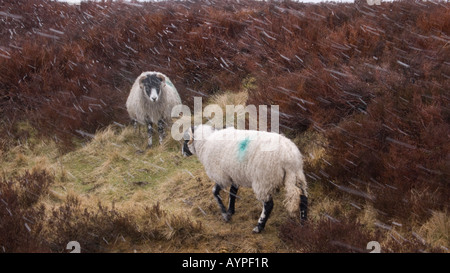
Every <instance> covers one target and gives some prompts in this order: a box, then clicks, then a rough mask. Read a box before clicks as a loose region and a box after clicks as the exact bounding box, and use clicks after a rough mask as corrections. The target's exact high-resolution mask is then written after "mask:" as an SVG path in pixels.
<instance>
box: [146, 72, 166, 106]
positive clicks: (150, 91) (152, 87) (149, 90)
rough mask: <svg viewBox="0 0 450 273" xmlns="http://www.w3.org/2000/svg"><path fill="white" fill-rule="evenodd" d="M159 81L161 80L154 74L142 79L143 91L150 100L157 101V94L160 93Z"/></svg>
mask: <svg viewBox="0 0 450 273" xmlns="http://www.w3.org/2000/svg"><path fill="white" fill-rule="evenodd" d="M161 83H162V80H161V79H160V78H158V77H157V76H156V75H149V76H147V77H146V78H144V79H143V80H142V85H143V88H144V92H145V94H146V95H147V96H148V98H149V99H150V101H152V102H156V101H158V99H159V95H160V94H161Z"/></svg>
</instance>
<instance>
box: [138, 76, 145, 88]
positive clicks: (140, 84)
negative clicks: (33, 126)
mask: <svg viewBox="0 0 450 273" xmlns="http://www.w3.org/2000/svg"><path fill="white" fill-rule="evenodd" d="M144 79H145V77H140V78H139V86H140V87H141V89H144V84H143V83H142V82H143V81H144Z"/></svg>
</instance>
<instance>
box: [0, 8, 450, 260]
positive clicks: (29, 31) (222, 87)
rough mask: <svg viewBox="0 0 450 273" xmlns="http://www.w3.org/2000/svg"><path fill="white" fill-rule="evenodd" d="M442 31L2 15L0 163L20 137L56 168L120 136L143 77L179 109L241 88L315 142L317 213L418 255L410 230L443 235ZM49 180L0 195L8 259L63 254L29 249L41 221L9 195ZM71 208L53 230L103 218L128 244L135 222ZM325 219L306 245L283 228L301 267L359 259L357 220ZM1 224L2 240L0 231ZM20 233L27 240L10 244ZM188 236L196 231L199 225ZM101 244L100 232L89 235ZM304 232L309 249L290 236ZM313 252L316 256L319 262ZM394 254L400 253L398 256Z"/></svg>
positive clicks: (259, 11)
mask: <svg viewBox="0 0 450 273" xmlns="http://www.w3.org/2000/svg"><path fill="white" fill-rule="evenodd" d="M449 31H450V5H449V4H448V3H446V2H433V1H427V2H421V1H395V2H389V3H386V2H383V3H382V4H381V5H380V6H375V5H374V6H369V5H367V4H364V3H359V4H336V3H323V4H318V5H312V4H300V3H295V2H291V1H283V2H275V1H268V2H262V1H250V0H244V1H214V0H209V1H168V2H160V3H134V2H133V3H122V2H120V1H119V2H115V1H103V2H83V3H81V5H68V4H65V3H60V2H54V1H45V0H27V1H16V0H4V1H2V2H1V3H0V155H2V153H5V154H6V153H7V152H8V149H10V148H12V147H14V145H16V144H17V143H18V142H17V140H18V141H19V143H26V142H27V141H28V140H29V139H32V136H30V135H29V134H30V132H29V131H27V130H21V129H20V126H17V125H18V124H20V123H21V122H25V121H26V122H29V123H30V124H31V126H32V127H33V128H35V129H36V134H38V137H42V138H52V139H53V140H55V141H56V142H57V143H58V144H59V145H58V149H60V150H61V151H62V152H66V151H69V150H71V149H73V148H74V147H75V146H76V145H75V144H74V142H76V139H78V138H80V137H84V136H87V135H90V134H95V132H96V131H97V130H98V129H101V128H104V127H106V126H107V125H109V124H112V123H114V122H116V123H119V124H127V122H128V119H127V115H126V111H125V109H124V103H125V100H126V97H127V95H128V92H129V88H130V86H131V84H132V82H133V81H134V79H135V77H136V76H137V75H139V73H140V72H141V71H144V70H158V71H161V72H163V73H165V74H167V75H169V76H170V77H171V79H172V81H173V82H174V84H175V85H176V87H177V89H178V91H179V92H180V95H181V97H182V100H183V102H184V104H186V105H188V106H192V103H193V99H192V98H193V96H202V97H205V98H209V97H210V96H212V95H215V94H220V93H221V92H223V91H230V92H239V91H242V86H243V83H245V82H249V81H251V82H252V85H253V86H252V88H249V89H248V90H247V91H248V103H249V104H255V105H279V107H280V123H281V129H282V131H283V132H284V133H285V134H287V135H289V136H292V138H294V137H295V136H298V135H303V136H311V139H310V140H311V142H308V141H304V140H303V141H298V144H299V147H300V148H301V150H302V151H305V150H308V147H309V146H310V145H313V144H314V145H316V146H318V147H320V148H322V149H323V150H324V154H323V155H322V156H320V157H318V158H317V160H316V161H314V160H313V159H311V160H310V161H308V162H307V164H306V174H307V178H308V181H309V182H310V185H311V187H312V189H313V191H312V196H311V199H312V202H313V205H314V202H319V200H324V199H325V197H324V196H326V198H332V199H334V200H341V202H342V204H344V205H343V206H351V207H353V208H355V209H356V210H361V208H365V207H370V208H371V210H372V211H373V212H374V213H375V214H376V215H377V217H376V218H377V222H376V224H375V227H371V228H375V229H382V230H392V228H393V226H401V230H402V232H404V234H407V235H408V236H412V237H408V236H402V237H398V236H397V237H395V236H394V237H392V234H391V237H392V238H394V239H393V240H392V242H391V243H392V245H390V244H388V243H386V247H387V249H391V250H392V251H419V250H422V249H424V248H425V246H424V244H423V241H422V238H420V239H417V237H418V236H416V234H417V233H416V232H415V228H413V227H420V226H423V225H425V224H426V223H431V222H433V221H439V219H440V218H438V217H441V216H436V215H442V212H443V213H444V216H442V217H441V218H444V220H443V221H444V223H448V209H449V196H450V187H449V184H448V181H449V170H450V158H449V154H450V141H449V137H450V109H449V107H448V105H450V103H449V86H450V62H449V60H450V47H449V42H450V33H449ZM318 140H320V141H318ZM306 155H307V156H309V155H308V154H306ZM24 179H26V180H24ZM49 179H50V180H51V178H49V176H48V174H40V173H31V174H30V173H28V174H25V176H21V175H18V176H17V177H15V178H4V179H3V180H2V183H6V184H5V185H4V186H2V191H1V193H2V195H1V196H2V198H3V199H2V200H4V201H5V202H6V203H8V205H9V206H15V207H14V208H17V209H18V210H20V211H21V214H23V215H24V217H25V218H23V217H19V218H17V219H16V218H14V219H13V218H8V217H9V216H8V215H10V214H11V213H12V210H11V208H9V210H3V208H4V207H5V205H4V202H3V203H0V206H3V207H1V208H0V215H1V217H2V219H6V218H8V219H9V220H11V221H9V222H5V223H6V224H4V222H2V224H1V226H0V229H1V230H2V231H4V230H9V232H13V233H14V234H16V235H17V234H24V236H23V238H21V239H20V240H17V241H14V242H13V241H9V243H5V241H3V240H1V241H2V245H8V246H9V247H10V248H9V249H7V250H5V251H16V252H17V251H61V249H60V247H61V246H59V245H58V247H59V248H55V247H54V246H52V244H51V243H49V242H46V243H43V242H42V241H40V239H36V238H37V237H36V236H37V235H36V236H35V234H32V233H30V232H28V228H27V226H26V225H25V224H27V219H29V221H33V220H32V217H35V218H36V219H39V217H41V218H43V217H44V210H45V209H44V208H42V207H39V206H34V205H35V203H34V202H35V201H33V196H28V195H23V194H21V192H22V190H21V189H20V187H26V186H31V187H33V189H37V188H36V187H35V186H33V185H35V184H27V183H25V184H24V183H22V182H20V181H28V180H33V181H37V182H36V183H38V185H41V184H42V186H39V188H41V187H42V189H41V191H42V190H45V188H46V187H47V186H46V185H47V183H48V181H49ZM8 181H10V182H8ZM11 181H16V183H19V185H20V186H19V189H16V188H14V187H16V186H14V187H12V188H11V187H10V186H8V185H10V184H11V183H12V182H11ZM3 187H6V188H3ZM314 193H320V195H321V196H317V195H316V196H314V195H313V194H314ZM5 194H6V196H9V197H8V198H10V199H8V200H10V201H7V200H6V199H5V198H6V197H4V196H5ZM39 194H41V192H39ZM14 195H17V196H16V197H14ZM315 198H316V199H315ZM314 200H316V201H314ZM72 201H73V200H72ZM67 202H69V203H68V205H66V207H63V206H61V208H60V210H58V211H54V216H55V218H54V221H56V222H55V223H58V221H59V224H60V225H63V222H64V221H62V220H58V219H64V217H65V215H66V214H69V213H70V214H71V215H77V217H80V218H82V219H84V221H87V220H86V219H88V220H89V219H90V220H89V221H91V220H92V221H91V222H92V223H94V222H96V221H97V222H101V223H104V221H105V220H104V219H105V218H102V217H107V218H109V219H110V220H111V221H113V222H114V223H117V224H118V225H120V226H122V227H124V228H123V230H125V231H127V232H128V231H129V232H130V233H132V234H135V233H133V232H136V230H135V229H134V226H133V225H134V222H133V221H134V220H133V219H132V218H131V220H130V218H129V217H132V216H128V215H122V214H120V215H119V214H118V213H117V212H116V211H115V210H114V208H112V209H109V208H105V207H103V206H101V205H99V207H98V211H97V212H96V213H94V212H89V211H86V212H83V211H82V209H80V208H79V205H78V203H77V202H76V200H75V201H73V202H71V201H67ZM316 204H317V203H316ZM149 210H153V211H157V210H158V209H157V208H153V209H151V208H150V209H149ZM8 211H9V212H8ZM74 211H75V212H74ZM341 211H342V210H341ZM83 213H84V214H83ZM155 213H156V212H155ZM28 214H30V215H35V216H30V217H28V216H26V215H28ZM13 215H15V216H14V217H18V216H17V215H16V214H13ZM323 215H325V218H326V217H328V216H329V217H333V218H332V219H335V220H337V221H338V222H335V221H331V222H330V221H328V220H327V219H319V220H317V222H316V223H315V225H312V226H308V227H306V228H305V229H303V228H302V227H301V226H299V225H298V223H296V222H291V221H288V222H287V223H286V224H285V225H284V226H283V227H282V228H281V229H280V237H281V238H282V239H283V240H285V241H286V242H288V243H291V244H292V245H293V247H294V248H297V249H298V251H341V250H342V249H347V250H348V249H350V250H351V251H357V250H359V249H364V247H365V246H364V245H358V246H355V245H354V244H359V243H361V242H366V241H367V240H366V239H367V238H368V237H370V236H372V237H373V234H374V233H373V232H372V233H368V232H371V231H367V230H364V229H362V227H361V225H362V224H361V223H359V222H358V219H359V218H360V216H359V215H358V214H356V213H354V214H352V213H349V214H347V213H342V212H339V211H337V212H336V214H335V215H332V216H330V215H329V214H323ZM323 215H321V217H322V216H323ZM319 216H320V215H319ZM339 217H341V218H342V219H339ZM436 219H437V220H436ZM108 221H109V220H108ZM339 221H340V222H339ZM37 222H39V221H37ZM8 223H9V224H11V225H12V226H11V229H9V228H5V227H6V226H4V225H9V224H8ZM108 223H110V222H108ZM130 223H131V224H130ZM318 223H320V225H319V224H318ZM333 223H340V224H336V226H333ZM366 224H367V223H366ZM371 224H373V223H371ZM443 226H444V230H445V227H447V230H446V232H447V237H446V238H447V239H446V240H444V242H445V241H446V242H447V245H445V244H444V245H442V243H441V247H442V248H439V249H440V251H448V249H447V248H448V246H449V245H448V226H446V224H444V225H443ZM8 227H9V226H8ZM87 228H89V227H87ZM364 228H367V226H365V227H364ZM19 229H20V230H22V231H23V232H14V231H15V230H19ZM191 229H192V230H196V231H197V230H199V231H200V230H201V228H197V226H195V225H192V228H191ZM352 229H353V230H356V233H355V234H358V236H357V237H358V238H359V239H360V240H359V239H358V238H356V239H355V240H350V239H353V238H349V241H346V240H345V239H344V242H340V241H339V240H337V239H330V238H328V237H327V236H326V234H328V233H330V232H332V233H336V234H343V233H345V232H343V231H344V230H352ZM37 230H38V231H39V232H40V230H41V228H37ZM64 230H65V229H61V230H60V232H64ZM111 231H112V229H111V227H110V226H109V227H105V230H104V231H100V232H99V233H102V232H104V233H105V234H108V233H111ZM87 232H92V231H87ZM139 232H143V233H144V235H142V234H138V235H136V236H138V237H139V236H141V235H142V236H143V237H146V236H147V235H146V233H145V232H146V231H139ZM149 232H151V231H149ZM303 232H304V234H315V235H311V236H310V237H305V236H300V235H299V236H295V235H296V234H301V233H303ZM446 232H445V231H444V233H446ZM44 233H45V230H42V234H44ZM1 234H2V235H3V234H10V233H5V232H2V233H1ZM11 234H12V233H11ZM368 234H371V235H370V236H369V235H368ZM60 235H61V237H60V238H65V237H63V235H62V234H60ZM8 236H9V235H8ZM337 236H339V235H337ZM377 236H378V235H377ZM379 236H381V237H382V236H384V235H379ZM381 237H377V238H380V240H381ZM5 238H6V237H5ZM311 238H317V240H311ZM411 238H412V239H411ZM2 239H4V238H3V237H2ZM105 240H106V239H105ZM358 240H359V241H358ZM324 241H326V242H328V243H327V244H325V246H324V245H321V246H320V247H319V244H322V243H323V242H324ZM24 242H29V243H24ZM329 242H333V243H332V244H330V243H329ZM336 242H338V243H336ZM399 242H404V244H407V246H404V247H399V246H398V245H396V244H400V243H399ZM441 242H442V241H441ZM314 244H316V245H314ZM348 245H352V246H355V247H356V248H346V247H345V246H348ZM326 246H329V248H327V247H326ZM433 247H436V246H433ZM437 247H439V246H437ZM432 249H434V248H432ZM101 250H102V249H91V251H101ZM428 250H431V248H429V249H428ZM0 251H1V249H0Z"/></svg>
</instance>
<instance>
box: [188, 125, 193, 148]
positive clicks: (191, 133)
mask: <svg viewBox="0 0 450 273" xmlns="http://www.w3.org/2000/svg"><path fill="white" fill-rule="evenodd" d="M188 134H189V142H188V144H189V145H190V144H192V142H194V132H193V131H192V127H189V130H188Z"/></svg>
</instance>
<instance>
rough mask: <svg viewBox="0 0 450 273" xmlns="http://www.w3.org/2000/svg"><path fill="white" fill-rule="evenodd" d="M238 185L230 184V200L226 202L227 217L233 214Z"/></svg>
mask: <svg viewBox="0 0 450 273" xmlns="http://www.w3.org/2000/svg"><path fill="white" fill-rule="evenodd" d="M238 189H239V188H238V187H236V186H234V185H231V188H230V200H229V201H230V202H229V203H228V212H227V214H228V215H229V217H230V218H231V215H233V214H234V204H235V202H236V195H237V192H238Z"/></svg>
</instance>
